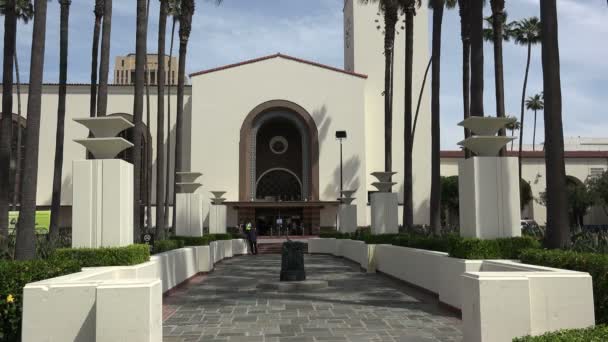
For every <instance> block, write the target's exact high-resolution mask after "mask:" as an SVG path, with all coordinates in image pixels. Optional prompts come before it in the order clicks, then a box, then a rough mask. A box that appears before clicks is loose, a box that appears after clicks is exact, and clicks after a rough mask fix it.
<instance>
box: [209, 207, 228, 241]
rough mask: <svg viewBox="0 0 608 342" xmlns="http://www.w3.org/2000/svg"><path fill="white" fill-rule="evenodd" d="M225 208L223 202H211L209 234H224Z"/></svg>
mask: <svg viewBox="0 0 608 342" xmlns="http://www.w3.org/2000/svg"><path fill="white" fill-rule="evenodd" d="M226 215H227V208H226V206H225V205H224V204H212V205H211V207H210V208H209V234H226V219H227V216H226Z"/></svg>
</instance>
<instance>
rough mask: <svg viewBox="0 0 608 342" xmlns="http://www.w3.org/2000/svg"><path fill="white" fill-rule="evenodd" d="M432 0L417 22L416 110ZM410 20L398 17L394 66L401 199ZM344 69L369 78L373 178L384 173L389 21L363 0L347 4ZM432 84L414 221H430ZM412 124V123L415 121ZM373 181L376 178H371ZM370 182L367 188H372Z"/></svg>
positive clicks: (424, 109) (425, 100)
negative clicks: (386, 26)
mask: <svg viewBox="0 0 608 342" xmlns="http://www.w3.org/2000/svg"><path fill="white" fill-rule="evenodd" d="M427 8H428V0H423V1H422V5H421V6H420V8H418V9H417V10H416V16H415V19H414V68H413V93H414V94H413V99H414V108H413V111H414V113H415V111H416V105H417V100H418V94H419V93H420V88H421V86H422V81H423V78H424V71H425V69H426V67H427V64H428V63H429V57H430V56H429V34H428V24H429V21H428V9H427ZM404 19H405V17H404V16H403V15H400V16H399V21H398V23H397V35H396V37H395V55H394V66H393V70H394V71H393V101H394V103H393V123H392V124H393V132H392V135H393V143H392V145H393V161H394V162H393V171H395V172H397V175H396V176H395V177H394V178H393V180H394V181H395V182H398V184H397V185H396V186H395V187H394V191H399V193H400V194H399V198H400V199H399V201H400V203H402V198H403V197H402V196H403V191H402V189H403V185H402V184H403V163H402V162H400V161H403V130H404V127H403V126H404V124H403V123H404V120H403V117H404V112H405V111H404V98H405V93H404V89H405V32H404V30H403V26H405V25H404V22H403V21H404ZM344 69H345V70H347V71H351V72H356V73H359V74H364V75H367V80H366V81H365V82H366V84H365V116H366V122H365V132H366V139H365V140H366V159H367V160H366V163H367V167H368V171H369V172H368V174H369V173H371V172H374V171H384V96H383V93H384V18H383V16H382V11H381V10H380V9H379V7H378V4H377V3H373V2H371V1H370V3H368V4H362V3H361V2H360V1H359V0H345V1H344ZM430 83H431V82H430V80H428V81H427V82H426V88H425V89H424V92H423V95H422V99H421V102H420V114H419V117H418V121H417V124H416V134H415V136H414V147H413V164H414V169H413V174H414V175H413V177H414V179H413V186H414V221H415V222H417V223H428V214H429V209H428V202H429V189H430V184H431V183H430V173H429V172H428V167H429V165H431V159H430V155H431V149H430V146H431V139H430V131H431V130H430V129H431V114H430V94H431V93H430V87H429V85H430ZM412 121H413V120H412ZM370 178H371V177H370ZM373 181H374V180H372V179H368V180H367V182H366V184H367V185H368V190H373V189H372V187H371V186H370V184H371V183H372V182H373Z"/></svg>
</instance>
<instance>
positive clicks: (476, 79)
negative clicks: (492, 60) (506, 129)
mask: <svg viewBox="0 0 608 342" xmlns="http://www.w3.org/2000/svg"><path fill="white" fill-rule="evenodd" d="M482 33H483V3H482V1H473V2H472V4H471V115H472V116H484V108H483V86H484V84H483V59H484V58H483V34H482Z"/></svg>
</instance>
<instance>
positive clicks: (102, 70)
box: [97, 0, 112, 116]
mask: <svg viewBox="0 0 608 342" xmlns="http://www.w3.org/2000/svg"><path fill="white" fill-rule="evenodd" d="M103 1H104V8H103V31H102V33H101V59H100V63H99V89H98V92H97V116H106V114H107V110H108V72H109V70H110V37H111V34H112V0H103Z"/></svg>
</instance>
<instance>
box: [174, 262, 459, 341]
mask: <svg viewBox="0 0 608 342" xmlns="http://www.w3.org/2000/svg"><path fill="white" fill-rule="evenodd" d="M305 264H306V273H307V278H308V279H324V280H328V281H329V284H330V287H328V288H325V289H319V290H314V291H309V292H299V293H284V292H273V291H272V290H260V289H257V288H256V286H257V284H258V283H259V282H263V281H275V280H278V277H279V270H280V267H281V264H280V256H279V255H258V256H242V257H238V258H233V259H229V260H225V261H223V262H222V263H220V264H218V265H216V269H215V271H214V272H213V273H211V274H209V275H208V276H206V277H201V278H200V281H199V282H195V283H194V284H190V285H189V287H187V288H185V289H182V290H180V291H176V292H175V293H174V294H173V295H172V296H169V297H166V298H165V299H164V303H163V305H164V307H163V309H164V310H163V311H164V312H165V317H164V323H163V335H164V337H163V341H165V342H173V341H180V342H186V341H208V342H214V341H222V342H283V341H285V342H321V341H327V342H339V341H343V342H383V341H391V342H397V341H411V342H437V341H446V342H448V341H461V340H462V321H461V320H460V319H459V318H458V317H456V316H455V315H453V314H451V313H450V312H448V311H446V310H445V309H443V308H442V307H440V306H439V305H438V303H437V300H436V299H435V298H433V297H432V296H429V295H426V294H424V293H421V292H420V291H418V290H416V289H413V288H410V287H408V286H405V285H404V284H402V283H400V282H398V281H395V280H393V279H390V278H387V277H385V276H383V275H380V274H366V273H362V272H360V271H359V269H358V265H355V264H353V263H351V262H349V261H347V260H344V259H340V258H335V257H331V256H320V255H307V256H306V260H305ZM421 271H422V272H424V270H421Z"/></svg>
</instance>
